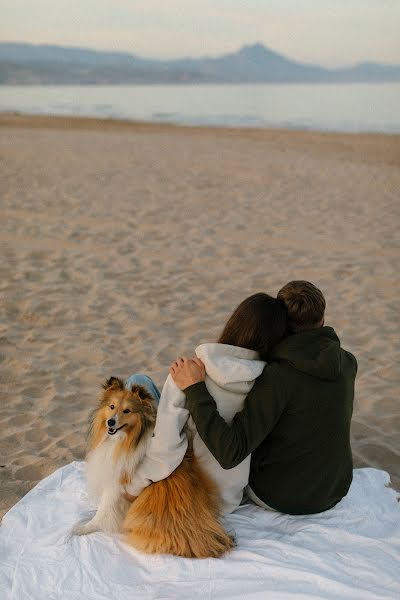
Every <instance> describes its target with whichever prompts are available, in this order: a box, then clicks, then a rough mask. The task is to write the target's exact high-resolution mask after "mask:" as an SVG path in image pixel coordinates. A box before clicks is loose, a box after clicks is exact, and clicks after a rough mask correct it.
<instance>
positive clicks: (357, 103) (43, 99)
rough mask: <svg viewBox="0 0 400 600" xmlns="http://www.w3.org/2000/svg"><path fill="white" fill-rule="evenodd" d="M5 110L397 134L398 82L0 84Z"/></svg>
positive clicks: (0, 103)
mask: <svg viewBox="0 0 400 600" xmlns="http://www.w3.org/2000/svg"><path fill="white" fill-rule="evenodd" d="M0 112H16V113H23V114H41V115H43V114H46V115H70V116H90V117H98V118H115V119H129V120H132V121H148V122H157V123H174V124H181V125H203V126H215V127H265V128H271V127H272V128H288V129H302V130H304V129H306V130H319V131H337V132H353V133H356V132H382V133H400V83H346V84H334V83H331V84H255V85H247V84H246V85H244V84H242V85H230V84H229V85H228V84H221V85H204V84H202V85H188V84H181V85H114V86H110V85H79V86H72V85H67V86H64V85H57V86H51V85H46V86H36V85H32V86H20V85H18V86H9V85H1V86H0Z"/></svg>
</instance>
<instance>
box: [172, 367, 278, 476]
mask: <svg viewBox="0 0 400 600" xmlns="http://www.w3.org/2000/svg"><path fill="white" fill-rule="evenodd" d="M179 368H181V369H184V365H181V366H180V367H179V366H178V369H176V368H175V376H176V377H177V381H176V383H177V385H178V386H179ZM192 370H193V369H192ZM170 372H171V375H172V377H174V372H173V371H170ZM182 381H185V380H184V379H183V380H182ZM183 391H184V393H185V396H186V406H187V408H188V409H189V412H190V414H191V415H192V418H193V420H194V422H195V425H196V427H197V431H198V432H199V435H200V437H201V439H202V440H203V442H204V443H205V445H206V446H207V448H208V449H209V450H210V452H211V454H212V455H213V456H214V457H215V458H216V460H217V461H218V462H219V464H220V465H221V467H222V468H223V469H232V468H233V467H235V466H236V465H238V464H239V463H241V462H242V461H243V460H244V459H245V458H246V456H248V455H249V454H250V453H251V452H253V450H254V449H255V448H257V446H259V445H260V444H261V442H262V441H263V440H264V439H265V437H266V436H267V435H268V434H269V433H270V431H272V429H273V428H274V426H275V424H276V423H277V421H278V419H279V417H280V416H281V414H282V411H283V410H284V408H285V406H286V403H287V393H286V384H285V378H284V377H283V376H282V369H281V368H280V367H279V365H278V364H276V363H275V364H271V365H269V366H267V367H266V368H265V369H264V371H263V372H262V374H261V375H260V377H259V378H258V379H257V381H256V383H255V384H254V386H253V388H252V389H251V390H250V393H249V394H248V396H247V398H246V401H245V405H244V408H243V410H241V411H240V412H238V413H236V415H235V417H234V418H233V421H232V423H231V424H230V425H228V424H227V423H226V421H225V420H224V419H223V418H222V417H221V416H220V414H219V413H218V410H217V406H216V403H215V401H214V399H213V397H212V396H211V395H210V393H209V392H208V390H207V388H206V385H205V383H204V381H198V382H197V383H194V384H192V385H190V386H188V387H186V388H185V389H184V390H183Z"/></svg>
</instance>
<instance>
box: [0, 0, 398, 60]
mask: <svg viewBox="0 0 400 600" xmlns="http://www.w3.org/2000/svg"><path fill="white" fill-rule="evenodd" d="M0 10H1V18H0V41H24V42H31V43H37V44H39V43H46V44H58V45H65V46H80V47H89V48H95V49H99V50H118V51H127V52H131V53H133V54H138V55H141V56H146V57H151V58H175V57H183V56H204V55H208V56H216V55H220V54H224V53H227V52H232V51H236V50H237V49H238V48H239V47H241V46H243V45H244V44H253V43H255V42H261V43H263V44H265V45H266V46H268V47H269V48H271V49H272V50H275V51H277V52H280V53H282V54H284V55H286V56H288V57H290V58H293V59H295V60H298V61H301V62H308V63H315V64H320V65H323V66H327V67H335V66H344V65H349V64H353V63H356V62H359V61H364V60H368V61H376V62H383V63H388V64H400V34H399V32H400V0H181V1H177V0H0Z"/></svg>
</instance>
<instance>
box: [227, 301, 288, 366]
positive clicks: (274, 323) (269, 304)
mask: <svg viewBox="0 0 400 600" xmlns="http://www.w3.org/2000/svg"><path fill="white" fill-rule="evenodd" d="M286 333H287V313H286V309H285V306H284V304H283V303H282V302H281V301H280V300H277V299H276V298H273V297H272V296H269V295H268V294H264V293H262V292H260V293H258V294H253V295H252V296H249V297H248V298H246V299H245V300H243V302H241V303H240V304H239V306H238V307H237V308H236V310H235V311H234V312H233V314H232V316H231V317H230V318H229V319H228V321H227V323H226V325H225V327H224V329H223V331H222V333H221V335H220V337H219V339H218V342H219V343H220V344H230V345H231V346H240V347H241V348H248V349H249V350H255V351H256V352H258V354H259V356H260V358H261V359H262V360H266V359H267V355H268V352H270V350H271V349H272V348H273V347H274V346H275V345H276V344H278V343H279V342H280V341H281V340H282V339H283V338H284V337H285V335H286Z"/></svg>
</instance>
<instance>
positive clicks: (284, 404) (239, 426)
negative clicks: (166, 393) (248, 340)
mask: <svg viewBox="0 0 400 600" xmlns="http://www.w3.org/2000/svg"><path fill="white" fill-rule="evenodd" d="M356 372H357V361H356V359H355V358H354V356H353V355H352V354H350V352H346V351H345V350H343V349H342V348H341V347H340V341H339V338H338V337H337V335H336V333H335V331H334V330H333V329H332V328H331V327H320V328H317V329H311V330H308V331H303V332H301V333H296V334H293V335H290V336H288V337H287V338H285V339H284V340H283V341H282V342H281V343H280V344H278V345H277V346H275V348H274V349H273V351H272V352H271V356H270V360H269V364H268V365H267V366H266V367H265V369H264V371H263V373H262V374H261V376H260V377H259V378H258V379H257V381H256V383H255V385H254V386H253V388H252V390H251V391H250V393H249V395H248V396H247V398H246V402H245V406H244V408H243V410H242V411H241V412H239V413H237V414H236V415H235V417H234V419H233V421H232V423H231V425H227V423H226V422H225V421H224V420H223V419H222V417H221V416H220V415H219V414H218V411H217V408H216V404H215V402H214V400H213V398H212V397H211V395H210V394H209V392H208V390H207V388H206V386H205V383H204V382H200V383H196V384H194V385H191V386H189V387H188V388H186V389H185V390H184V392H185V395H186V406H187V408H188V409H189V411H190V414H191V415H192V417H193V420H194V422H195V424H196V427H197V430H198V432H199V435H200V437H201V438H202V440H203V441H204V443H205V444H206V446H207V447H208V449H209V450H210V452H211V453H212V454H213V455H214V456H215V458H216V459H217V461H218V462H219V463H220V465H221V466H222V467H223V468H224V469H231V468H233V467H235V466H236V465H238V464H239V463H240V462H242V460H244V459H245V458H246V456H248V455H249V454H250V453H252V457H251V469H250V480H249V484H250V487H251V488H252V490H253V491H254V492H255V494H256V495H257V496H258V497H259V498H260V500H263V502H265V503H266V504H268V505H269V506H271V507H272V508H275V509H276V510H279V511H281V512H285V513H289V514H293V515H296V514H310V513H317V512H322V511H324V510H327V509H329V508H332V507H333V506H334V505H335V504H336V503H337V502H339V500H341V499H342V498H343V496H345V495H346V494H347V491H348V489H349V487H350V484H351V481H352V473H353V463H352V454H351V448H350V421H351V415H352V411H353V399H354V381H355V377H356Z"/></svg>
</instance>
